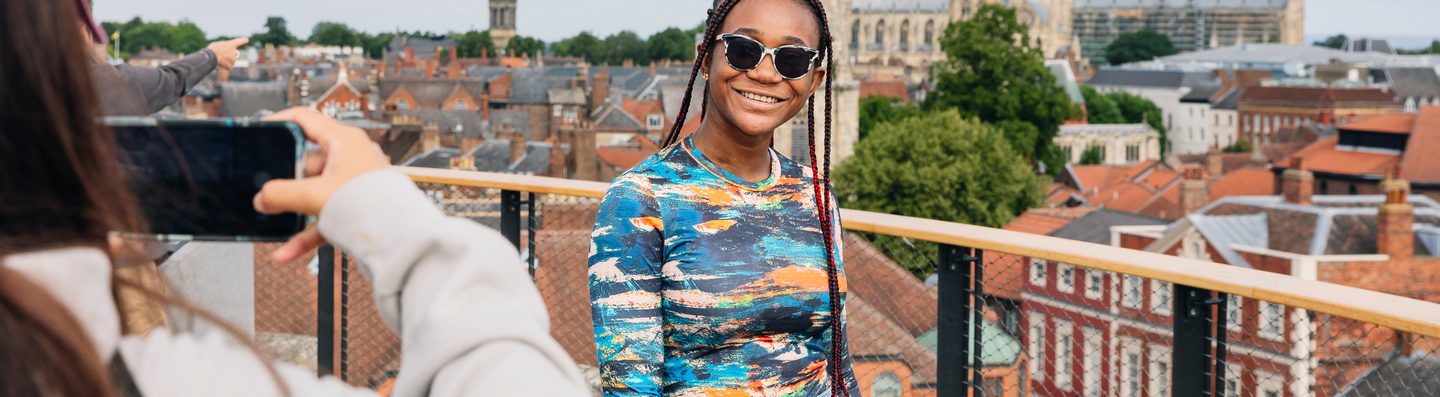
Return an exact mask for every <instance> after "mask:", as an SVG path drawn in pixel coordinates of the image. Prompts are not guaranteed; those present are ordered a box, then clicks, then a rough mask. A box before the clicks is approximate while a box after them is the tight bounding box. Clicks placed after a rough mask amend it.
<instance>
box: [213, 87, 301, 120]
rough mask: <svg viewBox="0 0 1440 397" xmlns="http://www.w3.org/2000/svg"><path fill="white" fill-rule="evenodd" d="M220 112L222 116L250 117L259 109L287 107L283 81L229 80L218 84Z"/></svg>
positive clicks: (277, 109)
mask: <svg viewBox="0 0 1440 397" xmlns="http://www.w3.org/2000/svg"><path fill="white" fill-rule="evenodd" d="M220 99H221V101H222V103H221V105H220V114H221V115H222V116H224V117H250V116H254V115H256V114H257V113H260V112H261V111H271V112H278V111H281V110H284V109H285V108H287V107H289V106H288V105H287V104H286V101H285V82H283V81H273V82H264V83H246V82H229V83H225V84H222V85H221V86H220Z"/></svg>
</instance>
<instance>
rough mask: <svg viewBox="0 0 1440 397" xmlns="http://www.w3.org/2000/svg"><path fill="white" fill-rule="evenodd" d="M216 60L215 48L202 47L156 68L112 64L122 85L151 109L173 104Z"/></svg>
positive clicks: (153, 110) (209, 70)
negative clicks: (133, 91)
mask: <svg viewBox="0 0 1440 397" xmlns="http://www.w3.org/2000/svg"><path fill="white" fill-rule="evenodd" d="M216 62H217V60H216V58H215V52H214V51H211V50H210V49H204V50H201V51H200V52H197V53H194V54H191V55H190V56H187V57H184V58H180V59H179V60H176V61H174V62H171V63H169V64H167V65H165V66H161V67H157V68H151V67H143V66H131V65H123V64H122V65H115V73H116V74H118V75H119V78H120V80H121V81H123V82H124V84H125V85H127V86H130V87H131V88H132V89H134V90H135V91H136V92H138V93H139V94H140V97H141V98H142V99H144V101H145V108H146V109H148V110H149V112H150V113H155V112H159V111H161V110H164V109H165V107H166V106H170V105H172V104H174V103H175V101H178V100H180V97H182V96H185V93H186V92H189V91H190V88H192V87H195V85H196V84H200V81H201V80H204V79H205V76H208V75H210V73H211V72H214V71H215V66H216Z"/></svg>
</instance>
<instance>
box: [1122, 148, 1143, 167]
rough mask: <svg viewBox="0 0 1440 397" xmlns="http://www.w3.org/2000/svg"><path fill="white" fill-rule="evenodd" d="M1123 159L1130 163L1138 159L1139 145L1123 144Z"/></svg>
mask: <svg viewBox="0 0 1440 397" xmlns="http://www.w3.org/2000/svg"><path fill="white" fill-rule="evenodd" d="M1125 161H1126V162H1131V163H1134V162H1137V161H1140V145H1125Z"/></svg>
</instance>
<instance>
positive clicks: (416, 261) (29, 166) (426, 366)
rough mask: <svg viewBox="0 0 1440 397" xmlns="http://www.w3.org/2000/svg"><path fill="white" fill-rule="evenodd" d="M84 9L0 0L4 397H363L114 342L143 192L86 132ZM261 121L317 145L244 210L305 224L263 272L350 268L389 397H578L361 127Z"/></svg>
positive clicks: (135, 340) (475, 236) (93, 126)
mask: <svg viewBox="0 0 1440 397" xmlns="http://www.w3.org/2000/svg"><path fill="white" fill-rule="evenodd" d="M80 9H81V8H80V7H77V3H76V2H69V1H53V0H7V1H3V2H0V109H4V111H0V380H3V381H0V395H4V396H66V397H68V396H77V397H78V396H87V397H88V396H102V397H103V396H119V395H125V396H136V395H143V396H149V397H155V396H202V395H203V396H230V395H234V396H241V395H244V396H318V395H325V396H341V395H343V396H358V395H373V392H371V391H369V390H363V389H353V388H350V387H348V386H346V385H344V384H343V383H341V382H340V381H338V380H336V379H333V378H325V379H316V377H315V376H314V374H313V373H312V372H310V371H306V370H304V369H300V368H298V367H293V366H288V365H281V364H274V363H270V362H268V361H267V360H265V359H262V358H261V357H260V355H259V353H258V351H256V350H254V347H253V346H254V345H253V342H251V341H249V340H248V339H245V338H244V337H243V336H240V335H239V333H238V332H232V336H239V338H238V339H236V340H235V341H237V342H240V344H239V345H238V346H237V345H236V344H232V343H230V342H228V341H226V340H224V339H222V338H220V337H219V335H210V336H207V337H203V338H202V337H196V336H193V335H184V334H170V333H169V332H167V331H164V330H159V331H155V332H152V333H150V334H149V335H145V336H140V335H122V333H121V332H120V321H121V319H120V316H121V315H120V313H119V312H118V311H117V310H116V307H115V302H114V298H113V297H114V293H115V292H116V291H117V290H123V289H133V288H137V287H139V288H143V287H140V286H136V285H134V284H131V283H127V282H125V281H124V280H120V279H117V278H116V276H115V270H116V269H117V268H120V267H124V266H133V265H135V263H134V259H133V255H132V253H130V252H127V251H126V250H124V249H123V247H120V248H118V249H117V248H112V247H111V245H110V240H109V237H110V236H111V235H113V233H114V232H116V231H128V232H136V231H143V230H144V229H145V225H144V223H145V221H144V216H143V215H142V214H141V211H140V210H139V209H138V206H137V205H136V200H137V197H139V196H141V195H143V194H144V192H134V191H131V189H130V187H129V185H128V183H127V181H126V176H125V175H124V174H123V171H122V169H121V167H120V166H119V164H120V159H119V155H118V154H117V148H116V141H115V139H114V136H113V135H112V134H111V132H110V130H109V129H107V128H104V127H103V126H102V125H101V124H100V123H98V122H97V119H98V117H99V116H100V114H101V110H100V107H99V105H98V103H97V97H96V94H95V86H94V85H93V82H92V81H91V75H90V74H89V73H88V69H87V68H88V64H87V63H86V62H87V60H86V59H85V55H84V54H83V53H80V52H76V51H73V50H72V49H73V48H74V47H75V46H77V45H81V44H83V43H84V42H85V41H86V38H85V37H82V36H81V30H79V29H74V26H75V25H74V21H75V20H76V19H77V18H80V17H79V15H80ZM92 34H93V32H92ZM272 120H275V121H285V122H293V123H295V124H297V125H298V126H299V127H301V128H302V129H303V130H304V132H305V136H306V137H307V138H308V139H310V140H312V141H314V142H315V143H316V144H318V145H319V147H320V148H321V150H320V151H319V152H318V153H314V154H312V155H310V156H307V157H306V159H305V163H304V167H303V169H304V174H305V178H304V179H283V180H273V181H270V182H268V183H267V184H265V185H264V189H263V190H262V191H261V193H260V194H259V195H256V196H254V197H253V198H252V199H251V201H252V202H253V204H254V206H255V208H256V209H257V211H259V212H262V213H266V214H277V213H284V212H296V213H304V214H309V215H316V216H318V222H317V223H315V224H313V225H311V227H310V228H309V229H306V230H305V231H304V232H301V233H300V234H298V235H296V236H295V237H294V238H293V239H291V240H290V241H289V242H288V243H286V245H285V246H283V247H282V248H281V249H279V250H277V251H276V252H275V253H274V255H275V256H274V258H273V259H275V260H276V261H277V262H278V263H288V262H291V261H293V260H295V259H296V258H298V257H300V256H301V254H302V253H304V252H307V251H310V250H313V249H314V248H315V247H317V246H319V245H320V244H322V243H324V242H326V241H329V242H330V243H331V244H334V245H336V246H338V247H340V248H341V249H343V250H344V251H346V252H347V253H349V254H351V255H353V256H354V257H356V259H357V260H358V262H359V263H361V264H362V265H361V266H362V274H364V275H365V276H366V277H368V278H369V279H370V281H371V282H372V284H373V285H374V288H375V300H376V303H377V306H378V308H379V310H380V314H381V316H382V318H383V319H384V320H385V322H386V323H387V324H388V325H390V326H391V327H392V328H393V329H394V330H395V332H396V333H397V334H398V335H399V336H400V338H401V342H402V349H403V353H402V354H403V357H402V366H401V368H400V372H399V378H398V379H397V381H396V384H395V386H394V390H393V395H396V396H419V395H431V396H567V397H568V396H574V397H579V396H586V395H588V393H587V391H586V389H585V387H584V386H583V384H584V381H583V380H582V378H581V376H580V374H579V371H578V370H577V369H576V368H575V365H574V363H573V361H572V360H571V359H570V358H569V357H568V356H567V355H566V354H565V352H564V350H563V349H561V347H560V346H559V344H557V343H556V342H555V341H554V340H553V339H551V338H550V336H549V324H548V317H547V315H546V313H545V309H544V306H543V303H542V301H541V299H540V295H539V293H538V292H537V291H536V290H535V287H534V286H533V283H532V282H531V280H530V278H529V274H528V272H527V271H526V268H525V266H523V265H522V263H521V262H520V260H519V256H518V254H517V253H516V251H515V249H514V247H513V246H511V245H509V243H508V242H507V241H506V240H505V239H504V238H502V237H501V236H500V235H499V233H497V232H495V231H493V230H489V229H486V228H484V227H482V226H480V225H478V224H475V223H473V222H470V221H468V220H464V219H459V218H452V217H447V216H445V215H444V214H443V213H441V212H440V211H439V209H437V208H436V207H435V206H434V205H433V204H432V203H431V202H430V200H429V199H427V198H426V197H425V196H424V195H423V194H422V193H421V192H420V191H419V189H417V188H416V187H415V186H414V184H413V183H411V182H410V180H409V179H408V178H407V177H406V176H405V175H403V174H400V173H398V172H397V171H394V170H391V169H389V164H388V163H387V162H386V160H385V157H384V155H383V154H382V153H381V151H380V149H379V148H378V147H377V146H376V145H375V144H374V143H373V142H371V141H370V140H369V138H368V137H367V136H366V134H365V133H364V132H363V131H361V130H358V129H355V128H351V127H347V126H344V125H342V124H340V123H338V122H335V121H333V120H330V119H327V118H325V117H324V116H322V115H320V114H318V113H316V112H313V111H309V110H303V109H298V110H289V111H285V112H281V113H279V114H277V115H275V116H274V117H272ZM296 266H303V265H301V264H297V265H296ZM148 293H150V294H153V295H158V294H157V293H155V292H154V291H148ZM170 303H172V304H174V305H176V306H177V307H180V308H192V309H188V310H192V311H193V310H195V309H193V306H189V305H186V304H184V303H183V302H170ZM202 312H203V311H202ZM230 328H231V329H232V331H233V327H230ZM246 346H249V347H248V348H247V347H246Z"/></svg>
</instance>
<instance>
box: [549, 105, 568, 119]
mask: <svg viewBox="0 0 1440 397" xmlns="http://www.w3.org/2000/svg"><path fill="white" fill-rule="evenodd" d="M564 110H565V107H564V106H561V105H551V106H550V117H560V112H562V111H564Z"/></svg>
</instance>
